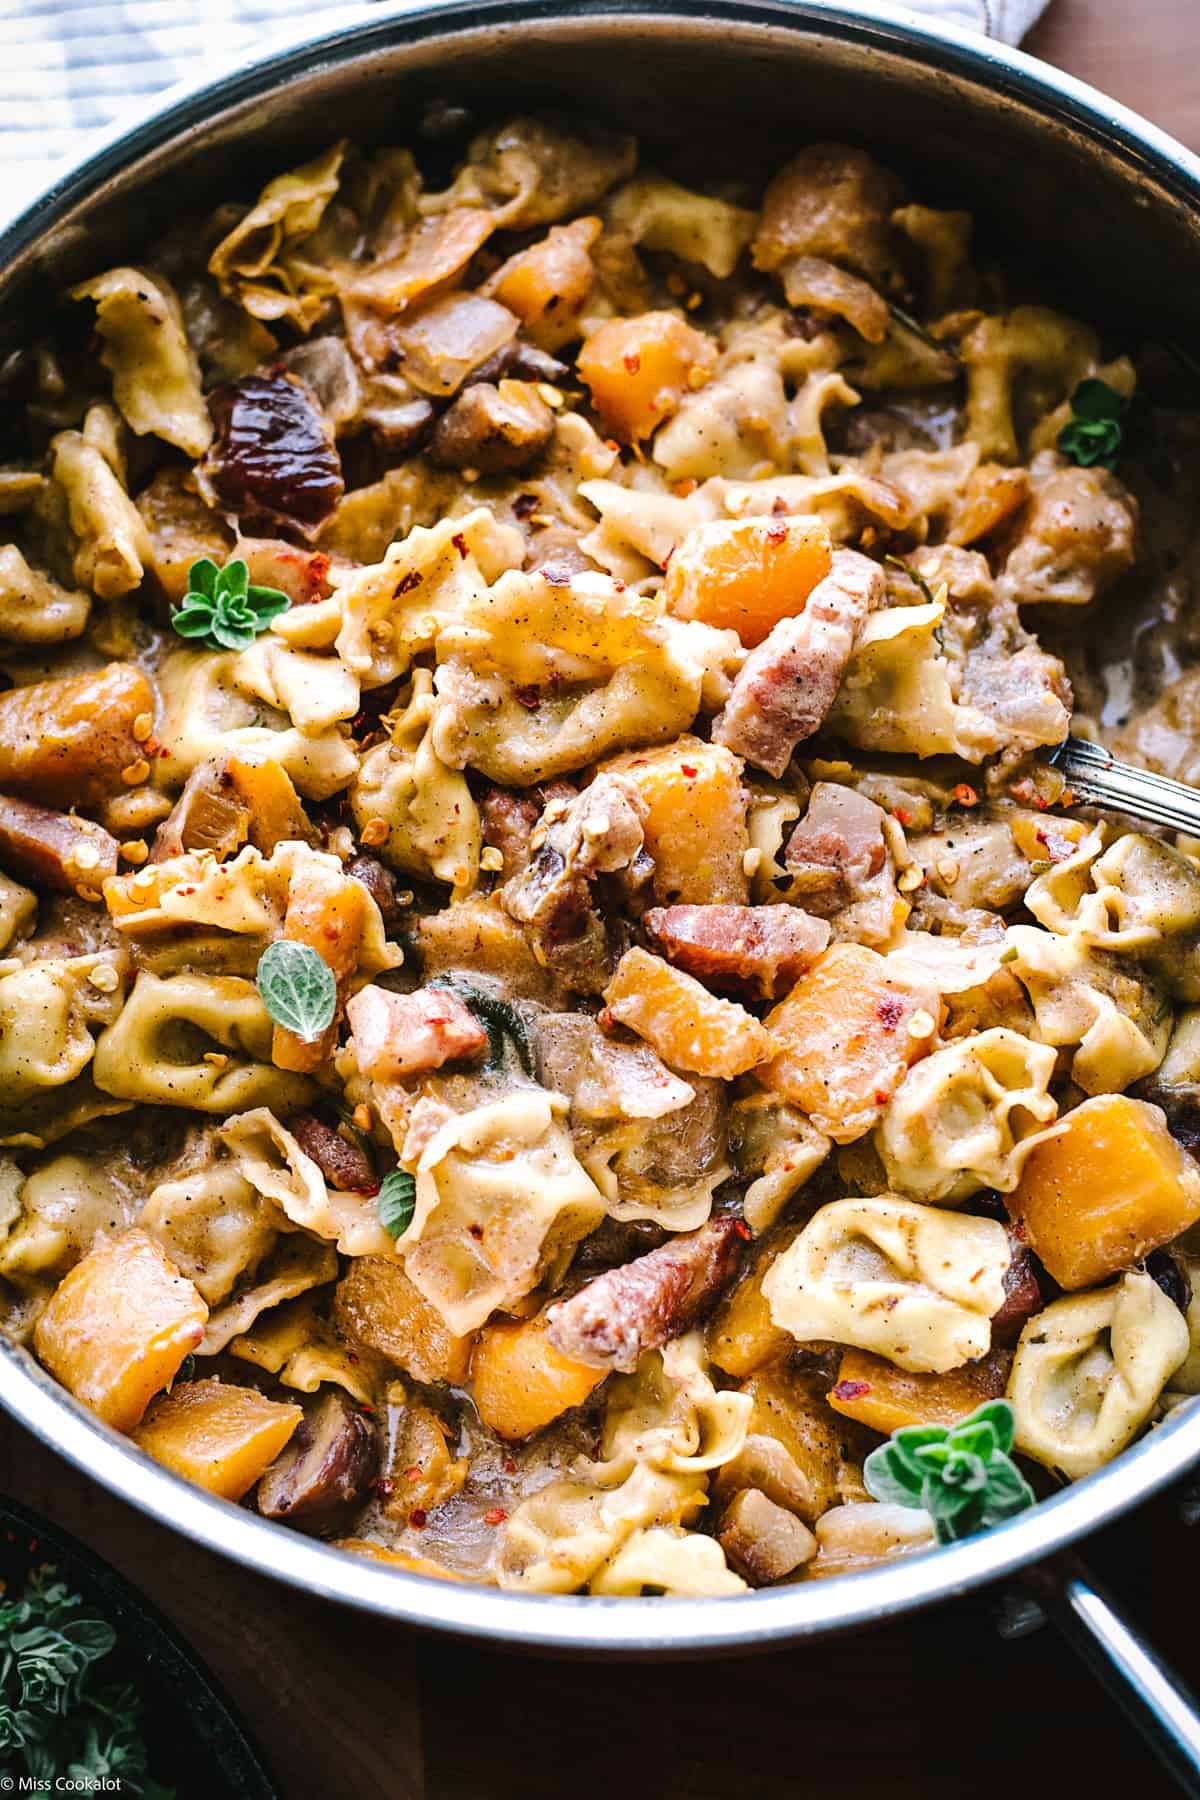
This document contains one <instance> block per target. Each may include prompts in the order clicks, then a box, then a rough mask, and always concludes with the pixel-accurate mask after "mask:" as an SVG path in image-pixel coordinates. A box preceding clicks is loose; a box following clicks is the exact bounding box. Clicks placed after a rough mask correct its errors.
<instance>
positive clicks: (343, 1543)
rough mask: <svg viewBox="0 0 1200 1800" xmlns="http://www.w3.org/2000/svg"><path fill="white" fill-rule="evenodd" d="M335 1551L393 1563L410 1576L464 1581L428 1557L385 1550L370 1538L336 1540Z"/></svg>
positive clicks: (404, 1551) (451, 1570)
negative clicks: (349, 1552)
mask: <svg viewBox="0 0 1200 1800" xmlns="http://www.w3.org/2000/svg"><path fill="white" fill-rule="evenodd" d="M333 1547H334V1549H335V1550H349V1551H351V1552H352V1553H353V1554H354V1555H355V1556H369V1557H370V1558H371V1559H372V1561H373V1562H382V1563H391V1564H392V1565H393V1567H395V1568H397V1569H405V1570H407V1572H408V1573H409V1574H410V1575H431V1576H433V1578H434V1580H436V1581H462V1580H463V1579H464V1578H463V1576H461V1575H456V1574H455V1572H454V1570H453V1569H447V1568H445V1567H444V1566H443V1565H442V1564H441V1563H435V1562H431V1561H430V1560H429V1558H428V1557H427V1556H410V1555H409V1554H408V1552H407V1550H385V1549H384V1547H383V1545H382V1544H373V1543H372V1542H371V1540H370V1539H369V1538H356V1537H350V1538H334V1540H333Z"/></svg>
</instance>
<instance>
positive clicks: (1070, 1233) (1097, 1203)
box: [1005, 1094, 1200, 1290]
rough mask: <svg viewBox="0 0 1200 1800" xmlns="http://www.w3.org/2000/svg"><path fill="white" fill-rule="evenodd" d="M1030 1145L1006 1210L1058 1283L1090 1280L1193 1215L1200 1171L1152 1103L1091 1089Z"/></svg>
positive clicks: (1199, 1212) (1135, 1256)
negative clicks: (1055, 1127) (1052, 1132)
mask: <svg viewBox="0 0 1200 1800" xmlns="http://www.w3.org/2000/svg"><path fill="white" fill-rule="evenodd" d="M1063 1126H1064V1129H1063V1131H1062V1133H1061V1135H1060V1136H1059V1137H1055V1138H1049V1139H1047V1141H1046V1142H1045V1143H1043V1144H1039V1145H1038V1146H1037V1148H1036V1149H1035V1150H1034V1151H1032V1152H1031V1154H1030V1156H1029V1160H1028V1161H1027V1162H1026V1164H1025V1167H1024V1169H1023V1170H1022V1172H1021V1179H1020V1181H1019V1182H1018V1184H1017V1187H1016V1191H1015V1192H1014V1193H1011V1194H1007V1195H1005V1203H1006V1205H1007V1207H1008V1210H1009V1212H1010V1213H1011V1214H1012V1216H1013V1218H1014V1219H1016V1220H1019V1222H1020V1223H1021V1224H1022V1225H1023V1226H1024V1227H1025V1231H1026V1233H1027V1235H1028V1238H1029V1242H1030V1244H1031V1245H1032V1247H1033V1249H1034V1250H1035V1251H1036V1252H1037V1254H1038V1255H1039V1256H1040V1257H1041V1259H1042V1261H1043V1262H1044V1263H1045V1265H1046V1267H1047V1269H1049V1271H1050V1273H1051V1275H1053V1277H1054V1279H1055V1281H1057V1282H1058V1284H1059V1286H1060V1287H1064V1288H1068V1289H1071V1290H1074V1289H1075V1288H1086V1287H1092V1286H1093V1285H1094V1284H1095V1283H1096V1282H1098V1281H1106V1280H1107V1279H1108V1277H1109V1276H1110V1275H1116V1274H1118V1273H1119V1272H1120V1271H1121V1270H1123V1269H1128V1268H1129V1267H1130V1266H1131V1265H1132V1264H1133V1263H1135V1262H1140V1261H1141V1259H1142V1257H1144V1256H1146V1255H1148V1253H1149V1252H1150V1251H1151V1250H1156V1249H1157V1248H1158V1247H1159V1245H1160V1244H1167V1243H1169V1242H1170V1241H1171V1239H1172V1238H1175V1237H1178V1236H1179V1234H1180V1232H1181V1231H1186V1230H1187V1228H1188V1226H1189V1225H1192V1224H1194V1223H1195V1221H1196V1220H1197V1219H1200V1170H1198V1169H1197V1168H1196V1165H1195V1163H1194V1162H1193V1161H1192V1159H1191V1157H1190V1156H1189V1155H1188V1154H1187V1152H1186V1151H1185V1150H1182V1149H1181V1148H1180V1147H1179V1145H1178V1144H1177V1143H1176V1142H1175V1140H1174V1138H1173V1137H1172V1136H1171V1134H1170V1132H1169V1131H1168V1130H1167V1122H1166V1119H1165V1117H1164V1115H1163V1113H1162V1112H1161V1111H1160V1109H1159V1108H1158V1107H1157V1106H1151V1105H1149V1104H1148V1103H1147V1102H1146V1101H1145V1100H1132V1099H1130V1097H1129V1095H1128V1094H1097V1095H1095V1096H1094V1097H1093V1098H1092V1099H1091V1100H1085V1101H1084V1102H1083V1104H1082V1105H1081V1106H1076V1107H1074V1108H1072V1110H1071V1111H1070V1112H1069V1113H1067V1114H1066V1117H1065V1119H1064V1120H1063Z"/></svg>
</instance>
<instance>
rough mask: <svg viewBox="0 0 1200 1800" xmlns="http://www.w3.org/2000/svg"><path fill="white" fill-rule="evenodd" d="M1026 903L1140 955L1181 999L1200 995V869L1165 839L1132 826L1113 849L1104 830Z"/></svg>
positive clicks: (1087, 938)
mask: <svg viewBox="0 0 1200 1800" xmlns="http://www.w3.org/2000/svg"><path fill="white" fill-rule="evenodd" d="M1026 905H1027V906H1028V908H1029V910H1030V912H1031V913H1032V914H1033V916H1034V918H1035V919H1037V920H1038V921H1039V922H1040V923H1041V924H1043V925H1045V926H1046V927H1047V928H1048V929H1049V930H1051V931H1056V932H1068V933H1073V934H1077V935H1078V936H1079V937H1081V938H1082V940H1083V941H1084V942H1085V943H1086V944H1088V945H1089V946H1091V947H1092V948H1094V949H1097V950H1115V951H1121V952H1124V953H1126V954H1128V955H1130V956H1132V957H1136V958H1139V959H1141V960H1142V961H1143V962H1145V963H1146V964H1147V965H1148V966H1149V967H1150V968H1151V969H1153V970H1154V971H1155V972H1157V973H1158V974H1159V975H1160V976H1161V978H1162V979H1163V981H1164V982H1165V983H1166V985H1167V987H1168V989H1169V991H1170V992H1171V993H1172V994H1174V995H1175V996H1176V997H1177V998H1178V999H1181V1000H1200V974H1198V973H1197V957H1196V948H1197V945H1198V944H1200V869H1197V868H1196V865H1195V864H1194V863H1193V862H1191V861H1190V860H1189V859H1188V858H1187V857H1186V856H1184V855H1183V854H1182V853H1181V852H1179V851H1178V850H1172V849H1171V848H1170V846H1169V845H1167V844H1163V843H1160V842H1159V840H1158V839H1157V838H1150V837H1143V836H1142V835H1141V834H1140V833H1138V832H1133V831H1129V832H1125V833H1123V834H1122V836H1120V837H1118V838H1117V839H1116V841H1115V843H1112V844H1109V845H1108V847H1107V848H1105V847H1104V834H1103V832H1101V831H1099V830H1097V831H1094V832H1091V833H1089V835H1088V836H1087V837H1086V838H1085V839H1084V841H1083V842H1082V843H1081V844H1080V846H1079V848H1078V850H1077V851H1076V852H1075V853H1074V855H1072V856H1070V857H1068V858H1066V859H1065V860H1064V861H1062V862H1060V863H1057V864H1056V865H1055V866H1054V867H1053V868H1052V869H1050V870H1048V871H1047V872H1046V873H1045V874H1043V875H1041V876H1039V877H1038V879H1037V880H1036V881H1035V882H1034V883H1033V886H1032V887H1031V888H1030V890H1029V893H1028V895H1027V896H1026Z"/></svg>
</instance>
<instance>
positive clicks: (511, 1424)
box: [471, 1313, 608, 1438]
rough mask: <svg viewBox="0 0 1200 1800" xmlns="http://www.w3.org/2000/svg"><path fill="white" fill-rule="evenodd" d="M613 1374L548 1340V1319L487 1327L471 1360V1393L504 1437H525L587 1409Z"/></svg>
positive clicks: (486, 1421) (502, 1322)
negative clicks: (576, 1409)
mask: <svg viewBox="0 0 1200 1800" xmlns="http://www.w3.org/2000/svg"><path fill="white" fill-rule="evenodd" d="M607 1373H608V1371H607V1370H606V1369H592V1368H589V1367H588V1366H587V1364H586V1363H580V1362H575V1361H573V1360H572V1358H570V1357H569V1356H564V1355H563V1354H562V1352H561V1351H559V1350H556V1349H555V1348H554V1345H553V1344H552V1343H551V1342H550V1340H549V1338H548V1337H547V1336H546V1320H545V1317H544V1315H543V1314H541V1313H535V1314H534V1316H533V1318H531V1319H513V1320H507V1319H505V1320H500V1321H498V1322H497V1323H496V1324H494V1325H485V1326H484V1328H483V1330H482V1331H481V1332H480V1334H479V1340H478V1342H477V1343H476V1345H475V1354H474V1356H473V1357H472V1358H471V1392H472V1393H473V1394H474V1396H475V1404H476V1406H477V1407H478V1408H479V1416H480V1418H481V1419H482V1420H483V1422H484V1424H485V1425H490V1426H491V1428H492V1430H493V1431H495V1432H498V1433H499V1435H500V1436H501V1437H503V1438H525V1437H529V1436H531V1435H532V1433H533V1432H535V1431H540V1430H541V1429H542V1427H543V1426H544V1425H549V1424H550V1423H551V1421H552V1420H554V1419H557V1418H559V1417H561V1415H562V1414H563V1413H565V1412H569V1411H570V1409H571V1407H573V1406H582V1404H583V1402H584V1401H585V1400H586V1399H587V1397H588V1395H589V1394H590V1393H591V1391H592V1389H593V1388H596V1387H599V1385H600V1383H601V1382H602V1381H603V1380H604V1377H605V1375H606V1374H607Z"/></svg>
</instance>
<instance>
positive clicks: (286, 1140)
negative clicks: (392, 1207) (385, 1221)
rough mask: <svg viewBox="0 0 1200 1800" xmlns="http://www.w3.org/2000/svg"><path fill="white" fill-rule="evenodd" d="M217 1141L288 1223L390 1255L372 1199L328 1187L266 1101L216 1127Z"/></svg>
mask: <svg viewBox="0 0 1200 1800" xmlns="http://www.w3.org/2000/svg"><path fill="white" fill-rule="evenodd" d="M219 1136H220V1139H221V1142H222V1143H223V1144H224V1145H225V1148H226V1149H227V1150H228V1152H229V1154H230V1156H231V1157H232V1158H233V1163H234V1167H235V1168H236V1169H237V1170H238V1172H239V1174H241V1175H242V1176H244V1178H245V1179H246V1180H247V1181H248V1182H249V1183H250V1185H251V1187H252V1188H254V1189H255V1191H256V1192H257V1193H259V1194H262V1195H263V1197H264V1198H265V1199H267V1200H270V1201H273V1202H274V1204H275V1205H276V1206H278V1207H279V1209H280V1211H281V1212H283V1213H285V1214H286V1215H287V1217H288V1218H289V1219H290V1220H291V1222H292V1224H293V1225H296V1226H299V1227H300V1228H301V1229H302V1230H304V1231H310V1232H312V1233H313V1235H314V1236H315V1237H319V1238H328V1239H330V1240H331V1241H332V1242H333V1243H335V1244H336V1245H337V1247H338V1249H339V1250H340V1251H341V1252H342V1254H343V1255H344V1256H390V1255H391V1254H392V1252H393V1249H394V1242H393V1239H392V1237H391V1236H390V1234H389V1233H388V1232H387V1231H385V1230H384V1228H383V1226H382V1225H381V1224H380V1222H379V1214H378V1212H377V1210H376V1207H375V1203H374V1201H373V1200H372V1199H370V1198H369V1197H368V1196H366V1195H364V1194H351V1193H340V1192H338V1191H337V1190H336V1189H332V1190H331V1189H330V1188H329V1187H328V1185H327V1183H326V1181H325V1177H324V1175H322V1173H321V1171H320V1169H319V1168H318V1167H317V1165H316V1163H315V1162H314V1161H313V1159H312V1157H311V1156H307V1155H306V1154H305V1152H304V1151H303V1150H302V1149H301V1148H300V1146H299V1144H298V1143H297V1142H296V1140H295V1138H294V1137H293V1136H292V1134H291V1132H290V1131H288V1130H287V1129H286V1128H285V1127H284V1126H283V1125H281V1124H280V1123H279V1120H278V1119H277V1118H276V1117H275V1115H274V1113H272V1112H271V1111H270V1110H269V1109H268V1108H267V1107H265V1106H259V1107H256V1108H255V1109H254V1110H253V1111H252V1112H245V1113H239V1114H237V1115H236V1116H235V1117H234V1118H232V1119H229V1120H227V1121H226V1123H225V1124H224V1125H223V1126H222V1127H221V1130H220V1133H219Z"/></svg>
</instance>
